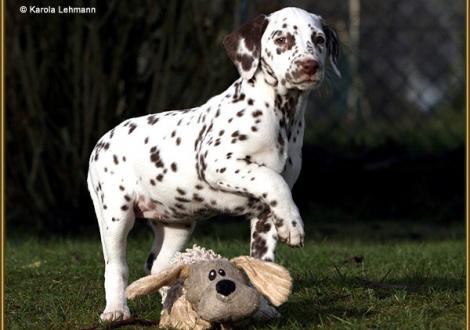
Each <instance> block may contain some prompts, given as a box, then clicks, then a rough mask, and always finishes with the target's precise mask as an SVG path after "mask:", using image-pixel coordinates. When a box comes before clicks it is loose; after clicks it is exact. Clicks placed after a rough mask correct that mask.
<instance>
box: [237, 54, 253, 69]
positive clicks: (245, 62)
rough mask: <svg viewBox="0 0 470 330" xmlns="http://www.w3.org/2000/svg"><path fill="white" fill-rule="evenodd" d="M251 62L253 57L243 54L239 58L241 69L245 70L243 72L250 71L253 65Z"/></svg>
mask: <svg viewBox="0 0 470 330" xmlns="http://www.w3.org/2000/svg"><path fill="white" fill-rule="evenodd" d="M253 61H254V58H253V56H250V55H247V54H243V55H242V56H241V60H240V62H241V64H242V69H243V70H245V71H248V70H250V69H251V66H252V64H253Z"/></svg>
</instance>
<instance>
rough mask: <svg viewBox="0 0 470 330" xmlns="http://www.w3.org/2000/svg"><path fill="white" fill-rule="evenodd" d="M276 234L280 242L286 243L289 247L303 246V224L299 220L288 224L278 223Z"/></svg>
mask: <svg viewBox="0 0 470 330" xmlns="http://www.w3.org/2000/svg"><path fill="white" fill-rule="evenodd" d="M278 224H279V226H278V227H277V234H278V236H279V240H280V241H281V242H284V243H286V244H287V245H289V246H291V247H303V246H304V236H305V233H304V228H303V222H302V220H301V219H300V218H298V219H296V220H292V221H291V222H290V223H285V222H284V221H283V222H282V223H280V222H278Z"/></svg>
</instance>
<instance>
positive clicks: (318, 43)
mask: <svg viewBox="0 0 470 330" xmlns="http://www.w3.org/2000/svg"><path fill="white" fill-rule="evenodd" d="M315 43H316V44H317V45H323V44H324V43H325V38H323V37H322V36H318V37H316V38H315Z"/></svg>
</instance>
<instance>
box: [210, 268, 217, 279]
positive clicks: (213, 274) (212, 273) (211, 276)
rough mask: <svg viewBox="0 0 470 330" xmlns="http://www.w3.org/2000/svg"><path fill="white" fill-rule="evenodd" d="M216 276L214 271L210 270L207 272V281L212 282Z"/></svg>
mask: <svg viewBox="0 0 470 330" xmlns="http://www.w3.org/2000/svg"><path fill="white" fill-rule="evenodd" d="M216 276H217V273H216V271H215V269H212V270H211V271H210V272H209V280H211V281H213V280H214V279H215V278H216Z"/></svg>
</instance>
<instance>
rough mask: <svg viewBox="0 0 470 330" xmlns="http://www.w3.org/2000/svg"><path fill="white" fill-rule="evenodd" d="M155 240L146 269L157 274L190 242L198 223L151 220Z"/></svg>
mask: <svg viewBox="0 0 470 330" xmlns="http://www.w3.org/2000/svg"><path fill="white" fill-rule="evenodd" d="M149 225H150V227H151V228H152V230H153V233H154V235H155V236H154V240H153V244H152V247H151V249H150V253H149V256H148V258H147V261H146V263H145V266H144V269H145V271H146V272H147V273H151V274H157V273H159V272H161V271H162V270H164V269H165V268H167V267H168V266H169V264H170V259H171V258H172V257H173V256H174V255H175V253H176V252H178V251H181V250H182V249H183V248H184V246H185V245H186V244H187V243H188V241H189V239H190V237H191V234H192V232H193V230H194V228H195V226H196V223H195V222H193V223H192V224H188V225H183V224H168V223H159V222H154V221H150V220H149Z"/></svg>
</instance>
